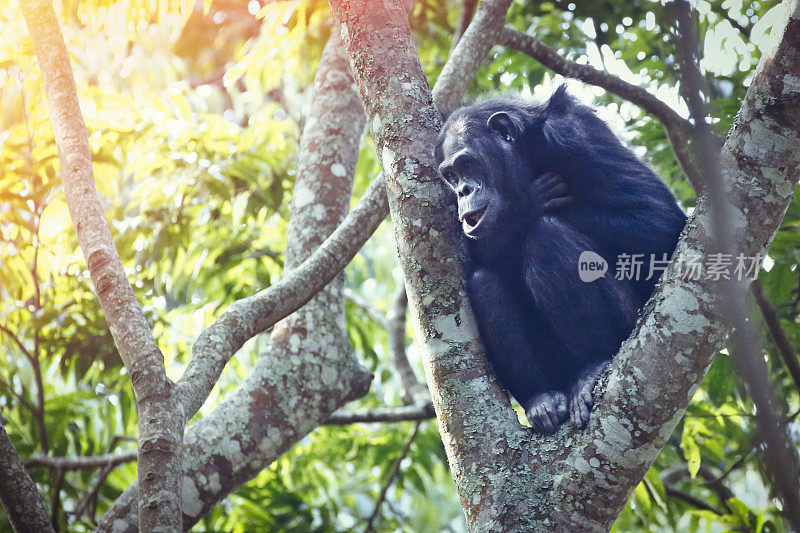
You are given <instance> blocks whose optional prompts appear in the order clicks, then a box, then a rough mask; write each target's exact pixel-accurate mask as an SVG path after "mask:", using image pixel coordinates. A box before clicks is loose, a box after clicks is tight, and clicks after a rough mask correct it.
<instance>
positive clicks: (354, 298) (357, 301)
mask: <svg viewBox="0 0 800 533" xmlns="http://www.w3.org/2000/svg"><path fill="white" fill-rule="evenodd" d="M344 297H345V298H346V299H348V300H350V302H351V303H352V304H353V305H355V306H356V307H358V308H359V309H361V310H362V311H364V313H365V314H366V315H367V316H368V317H369V318H370V320H372V321H373V322H375V323H376V324H378V325H379V326H381V327H383V328H386V327H387V325H388V324H387V317H386V315H384V314H383V313H382V312H381V311H380V309H378V308H377V307H375V306H374V305H372V304H371V303H369V302H368V301H366V300H365V299H364V298H362V297H361V296H360V295H359V294H358V293H356V292H355V291H353V290H350V289H344Z"/></svg>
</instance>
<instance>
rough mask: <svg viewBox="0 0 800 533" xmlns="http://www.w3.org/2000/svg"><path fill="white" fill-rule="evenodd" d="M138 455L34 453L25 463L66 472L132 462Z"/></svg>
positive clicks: (28, 465) (124, 453) (27, 465)
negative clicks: (73, 455)
mask: <svg viewBox="0 0 800 533" xmlns="http://www.w3.org/2000/svg"><path fill="white" fill-rule="evenodd" d="M136 455H137V452H136V451H130V452H122V453H107V454H103V455H91V456H78V457H51V456H48V455H34V456H33V457H29V458H28V459H25V461H24V463H25V466H26V467H27V468H35V467H37V466H45V467H47V468H57V469H59V470H63V471H65V472H66V471H70V470H91V469H93V468H102V467H105V466H107V465H111V466H117V465H120V464H122V463H131V462H133V461H135V460H136Z"/></svg>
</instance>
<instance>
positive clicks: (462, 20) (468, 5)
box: [450, 0, 478, 54]
mask: <svg viewBox="0 0 800 533" xmlns="http://www.w3.org/2000/svg"><path fill="white" fill-rule="evenodd" d="M476 5H478V0H464V1H463V2H462V4H461V16H459V17H458V26H456V29H455V31H454V32H453V39H452V40H451V41H450V53H451V54H452V53H453V50H455V49H456V45H457V44H458V41H460V40H461V36H462V35H463V34H464V30H466V29H467V28H468V27H469V23H470V22H471V21H472V15H473V14H474V13H475V6H476Z"/></svg>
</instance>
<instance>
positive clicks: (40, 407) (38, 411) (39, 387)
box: [0, 324, 50, 453]
mask: <svg viewBox="0 0 800 533" xmlns="http://www.w3.org/2000/svg"><path fill="white" fill-rule="evenodd" d="M0 331H1V332H3V333H5V334H6V335H7V336H8V337H10V338H11V340H13V341H14V344H16V345H17V347H18V348H19V350H20V351H21V352H22V355H24V356H25V359H27V360H28V363H30V365H31V367H32V368H33V375H34V380H35V381H36V402H37V403H36V404H33V403H32V402H30V401H29V400H27V399H24V398H22V396H20V395H19V394H17V393H16V392H15V391H14V389H13V388H12V387H11V384H10V383H9V384H8V385H6V386H5V388H7V389H8V390H9V391H10V392H11V393H12V394H13V395H14V396H15V397H17V398H18V399H19V400H20V402H21V403H22V405H23V406H25V407H26V408H27V409H28V410H29V411H30V412H31V414H32V415H33V418H34V419H35V420H36V426H37V428H38V430H39V440H40V444H41V446H42V451H43V452H44V453H47V452H48V450H49V448H50V446H49V444H48V439H47V429H46V426H45V420H44V383H43V382H42V370H41V365H40V364H39V356H38V344H39V338H38V333H37V334H36V340H35V345H36V346H35V347H34V351H33V352H31V351H29V350H28V349H27V348H25V345H24V344H22V341H21V340H20V339H19V337H17V335H16V334H15V333H14V332H13V331H11V330H10V329H9V328H7V327H5V326H3V325H2V324H0Z"/></svg>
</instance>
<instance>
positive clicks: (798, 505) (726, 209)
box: [671, 0, 800, 531]
mask: <svg viewBox="0 0 800 533" xmlns="http://www.w3.org/2000/svg"><path fill="white" fill-rule="evenodd" d="M671 7H672V10H673V12H674V16H675V23H676V27H677V32H678V43H677V48H678V54H677V56H678V66H679V71H680V74H681V86H682V88H683V91H684V94H685V99H686V102H687V105H688V106H689V112H690V114H691V116H692V120H693V123H694V124H693V126H694V128H693V130H692V141H693V144H694V145H695V146H696V148H697V154H698V156H699V158H700V163H701V170H702V171H703V172H704V174H705V175H706V187H705V190H706V191H707V194H708V199H709V202H708V207H707V208H708V210H709V219H710V224H709V226H710V234H711V243H710V244H711V245H710V246H709V252H711V253H722V254H726V255H728V254H729V256H730V257H736V256H737V254H738V253H740V250H741V245H740V244H739V243H737V242H735V235H734V233H733V232H734V231H735V229H734V228H735V227H736V223H735V220H737V217H738V216H739V215H740V213H736V211H735V210H736V207H735V206H734V205H732V204H731V203H730V202H729V200H728V190H727V187H726V184H725V182H724V181H723V175H722V171H721V168H720V165H719V163H718V161H719V159H718V151H717V149H716V146H714V142H713V140H712V133H711V127H710V125H709V123H708V120H707V117H708V112H707V110H706V106H705V102H704V100H703V93H704V91H705V90H706V85H705V82H706V80H705V77H704V76H703V74H702V72H701V71H700V66H699V64H698V57H699V53H698V48H697V42H696V39H695V28H694V25H693V24H692V7H691V5H690V4H689V2H688V1H687V0H676V1H675V2H674V3H673V4H671ZM798 23H800V20H799V21H798ZM798 26H800V24H798ZM787 30H788V28H787ZM795 39H796V40H797V43H796V44H800V38H797V37H795ZM798 119H800V116H799V117H798ZM798 123H800V120H798ZM799 131H800V128H798V129H795V131H794V134H795V136H796V135H798V132H799ZM744 220H748V218H745V219H744ZM715 289H716V291H717V293H718V297H719V300H720V302H719V303H720V315H721V318H722V322H723V323H724V325H725V326H726V327H727V328H728V329H729V331H730V339H731V341H732V345H733V346H732V348H733V349H732V350H731V354H732V356H733V363H734V365H733V366H734V368H735V369H736V371H737V373H738V374H739V377H740V378H741V379H742V381H743V382H744V384H745V387H746V388H747V392H748V393H749V395H750V397H751V398H752V400H753V403H754V404H755V405H756V422H757V424H758V437H759V438H760V439H762V440H763V442H764V445H765V448H766V450H765V452H766V453H765V455H764V457H765V459H766V461H765V463H766V466H767V468H768V470H769V472H770V474H771V477H772V480H773V483H774V487H775V489H776V492H777V493H778V495H779V497H780V498H781V500H782V501H783V508H784V515H785V517H786V519H787V520H788V521H789V523H790V524H791V525H792V529H794V530H796V531H800V491H799V490H798V485H797V478H798V458H797V453H796V452H795V450H794V447H793V446H792V443H791V441H790V440H789V438H788V436H787V434H786V428H785V426H784V425H783V424H781V423H780V420H779V419H778V416H777V414H776V412H775V406H776V402H775V397H774V393H773V390H772V387H771V385H770V382H769V377H768V375H767V368H766V365H765V363H764V358H763V355H762V350H761V346H760V343H759V339H758V336H757V335H756V332H755V331H754V330H753V326H752V323H750V321H749V320H748V305H747V300H746V294H747V287H746V285H745V284H744V283H743V281H741V280H736V279H734V278H731V279H721V280H719V282H718V283H717V287H715Z"/></svg>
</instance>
